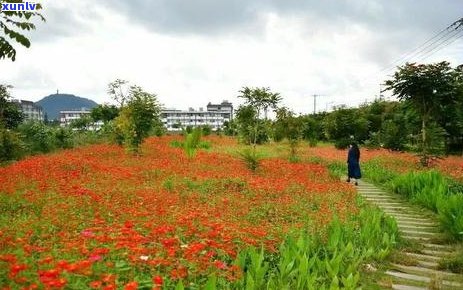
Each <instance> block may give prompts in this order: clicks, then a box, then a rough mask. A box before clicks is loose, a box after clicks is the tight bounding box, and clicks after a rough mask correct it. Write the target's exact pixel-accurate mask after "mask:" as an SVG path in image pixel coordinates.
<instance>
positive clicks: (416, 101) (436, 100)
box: [386, 61, 459, 165]
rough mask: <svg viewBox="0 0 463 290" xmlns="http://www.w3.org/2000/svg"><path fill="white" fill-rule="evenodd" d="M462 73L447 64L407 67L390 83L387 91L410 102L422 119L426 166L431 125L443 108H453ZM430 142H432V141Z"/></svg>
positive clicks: (423, 154)
mask: <svg viewBox="0 0 463 290" xmlns="http://www.w3.org/2000/svg"><path fill="white" fill-rule="evenodd" d="M458 77H459V74H458V71H457V70H454V69H452V67H450V64H449V63H448V62H446V61H443V62H440V63H435V64H416V63H406V64H405V65H404V66H401V67H399V68H398V70H397V71H396V72H395V73H394V76H393V78H392V79H391V80H387V81H386V90H391V91H392V93H393V95H395V96H397V98H398V99H399V100H401V101H405V102H409V103H410V104H411V105H412V107H413V109H414V110H416V111H417V112H418V114H419V115H420V118H421V144H422V146H421V156H422V164H423V165H427V163H428V159H429V148H430V146H431V144H429V141H430V140H431V139H433V138H428V137H429V136H428V132H427V129H428V125H429V123H430V121H431V119H433V118H434V119H435V118H436V117H437V114H438V113H439V110H440V108H441V106H442V105H443V104H446V105H451V104H452V105H453V104H455V102H456V101H457V96H458V90H459V82H458ZM428 139H429V140H428Z"/></svg>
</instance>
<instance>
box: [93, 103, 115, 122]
mask: <svg viewBox="0 0 463 290" xmlns="http://www.w3.org/2000/svg"><path fill="white" fill-rule="evenodd" d="M118 114H119V109H118V108H117V107H116V106H114V105H107V104H103V105H98V106H96V107H95V108H93V109H92V111H91V113H90V116H91V117H92V119H93V121H94V122H98V121H103V123H104V124H107V123H108V122H109V121H111V120H113V119H115V118H116V117H117V115H118Z"/></svg>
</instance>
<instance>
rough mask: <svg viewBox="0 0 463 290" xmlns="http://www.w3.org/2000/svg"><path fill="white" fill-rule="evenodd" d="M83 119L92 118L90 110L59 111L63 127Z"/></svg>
mask: <svg viewBox="0 0 463 290" xmlns="http://www.w3.org/2000/svg"><path fill="white" fill-rule="evenodd" d="M83 117H90V110H89V109H87V108H82V109H80V110H65V111H59V123H60V125H61V126H68V125H70V124H71V123H72V122H73V121H75V120H77V119H80V118H83Z"/></svg>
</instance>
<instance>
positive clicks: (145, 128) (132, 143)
mask: <svg viewBox="0 0 463 290" xmlns="http://www.w3.org/2000/svg"><path fill="white" fill-rule="evenodd" d="M125 83H126V82H124V81H120V80H117V81H116V82H115V83H112V84H110V87H111V89H112V91H110V92H114V95H115V96H116V97H115V98H117V99H118V100H119V102H120V104H121V105H123V104H125V102H127V104H126V105H125V106H124V107H122V108H121V111H120V113H119V116H118V117H117V118H116V119H115V120H114V121H115V124H116V128H117V130H116V132H117V135H119V136H122V138H123V142H124V145H125V146H126V148H127V150H129V151H130V152H134V153H138V152H139V147H140V144H141V143H142V142H143V140H144V139H145V138H146V137H148V134H149V133H150V131H151V130H152V129H153V127H154V126H155V124H160V121H159V113H160V106H159V104H158V101H157V99H156V95H154V94H150V93H147V92H145V91H144V90H143V89H142V88H141V87H138V86H131V87H130V89H129V92H128V94H127V95H124V94H122V93H118V92H117V90H118V88H119V87H117V85H123V84H125ZM121 90H122V89H121Z"/></svg>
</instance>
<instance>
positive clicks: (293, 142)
mask: <svg viewBox="0 0 463 290" xmlns="http://www.w3.org/2000/svg"><path fill="white" fill-rule="evenodd" d="M276 113H277V120H276V121H275V124H274V127H275V135H276V136H279V138H280V137H284V138H286V139H287V140H288V142H289V147H290V154H289V156H290V157H289V158H290V159H291V160H293V161H297V152H296V150H297V145H298V144H299V141H300V139H301V137H302V129H303V123H302V119H301V118H298V117H295V116H294V113H293V112H292V111H290V110H289V109H287V108H285V107H282V108H279V109H277V111H276Z"/></svg>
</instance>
